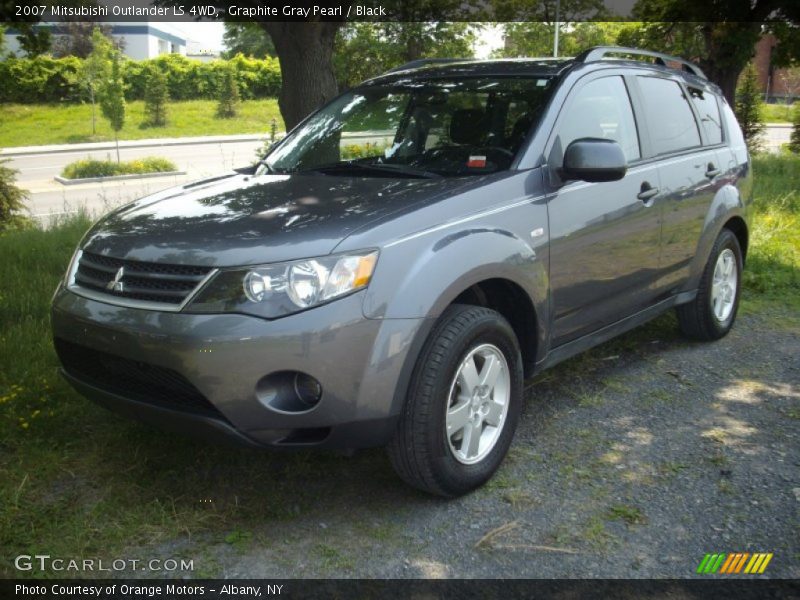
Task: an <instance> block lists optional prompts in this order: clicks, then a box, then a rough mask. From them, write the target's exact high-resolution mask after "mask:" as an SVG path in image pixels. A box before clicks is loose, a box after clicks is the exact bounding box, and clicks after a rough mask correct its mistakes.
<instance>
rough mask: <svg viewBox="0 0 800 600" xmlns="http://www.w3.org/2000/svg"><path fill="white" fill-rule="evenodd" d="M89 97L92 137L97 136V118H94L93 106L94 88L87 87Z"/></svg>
mask: <svg viewBox="0 0 800 600" xmlns="http://www.w3.org/2000/svg"><path fill="white" fill-rule="evenodd" d="M89 97H90V98H91V100H92V136H95V135H97V117H96V116H95V106H94V87H92V86H89Z"/></svg>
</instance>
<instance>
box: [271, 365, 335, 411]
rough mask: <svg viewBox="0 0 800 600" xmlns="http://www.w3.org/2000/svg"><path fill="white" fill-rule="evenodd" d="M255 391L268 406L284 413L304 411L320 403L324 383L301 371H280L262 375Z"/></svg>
mask: <svg viewBox="0 0 800 600" xmlns="http://www.w3.org/2000/svg"><path fill="white" fill-rule="evenodd" d="M255 392H256V397H257V398H258V400H259V401H260V402H261V404H263V405H264V406H266V407H267V408H270V409H272V410H275V411H278V412H282V413H304V412H308V411H310V410H312V409H313V408H314V407H316V406H317V405H318V404H319V402H320V400H321V399H322V384H320V382H319V381H317V380H316V379H315V378H314V377H312V376H311V375H308V374H306V373H302V372H300V371H278V372H276V373H271V374H269V375H266V376H265V377H262V378H261V379H260V380H259V382H258V383H257V384H256V390H255Z"/></svg>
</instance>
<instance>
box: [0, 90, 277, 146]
mask: <svg viewBox="0 0 800 600" xmlns="http://www.w3.org/2000/svg"><path fill="white" fill-rule="evenodd" d="M216 110H217V103H216V102H215V101H213V100H190V101H186V102H171V103H170V104H169V108H168V114H167V125H166V126H165V127H142V126H141V123H142V122H143V121H144V102H141V101H136V102H129V103H128V104H127V111H126V114H125V126H124V127H123V129H122V131H120V134H119V139H121V140H139V139H146V138H163V137H183V136H198V135H231V134H240V133H264V134H265V133H267V132H268V131H269V129H270V120H271V119H272V118H275V119H277V121H278V129H279V130H281V131H282V130H283V120H282V119H281V115H280V111H279V110H278V102H277V100H275V99H272V98H270V99H265V100H247V101H244V102H242V103H241V106H240V108H239V114H238V115H237V116H236V117H234V118H232V119H218V118H217V117H216ZM113 139H114V132H113V131H112V130H111V128H110V127H109V125H108V121H106V120H105V119H104V118H103V116H102V115H101V114H100V110H99V108H98V110H97V134H96V135H92V107H91V105H89V104H3V105H0V148H11V147H13V146H38V145H44V144H73V143H79V142H103V141H110V140H113Z"/></svg>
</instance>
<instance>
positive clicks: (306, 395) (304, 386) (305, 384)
mask: <svg viewBox="0 0 800 600" xmlns="http://www.w3.org/2000/svg"><path fill="white" fill-rule="evenodd" d="M294 393H295V394H297V398H298V399H299V400H300V402H302V403H303V404H305V405H306V406H307V407H309V408H311V407H312V406H316V405H317V403H318V402H319V399H320V398H321V397H322V386H321V385H320V383H319V381H317V380H316V379H314V378H313V377H312V376H311V375H306V374H305V373H297V374H296V375H295V376H294Z"/></svg>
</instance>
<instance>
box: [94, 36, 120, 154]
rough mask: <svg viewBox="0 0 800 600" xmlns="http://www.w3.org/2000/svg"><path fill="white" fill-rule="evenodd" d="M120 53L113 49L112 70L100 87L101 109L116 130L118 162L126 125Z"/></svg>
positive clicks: (115, 140) (115, 139)
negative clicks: (122, 133)
mask: <svg viewBox="0 0 800 600" xmlns="http://www.w3.org/2000/svg"><path fill="white" fill-rule="evenodd" d="M120 62H121V60H120V53H119V51H118V50H116V49H115V50H113V51H112V55H111V71H110V74H109V76H108V78H107V79H106V80H105V81H103V83H102V85H101V86H100V89H99V92H100V94H99V96H100V110H101V111H102V112H103V116H104V117H105V118H106V119H108V123H109V125H111V129H113V130H114V142H115V143H116V146H117V162H118V163H119V162H120V159H119V132H120V130H121V129H122V127H123V125H125V92H124V84H123V82H122V72H121V67H120Z"/></svg>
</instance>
